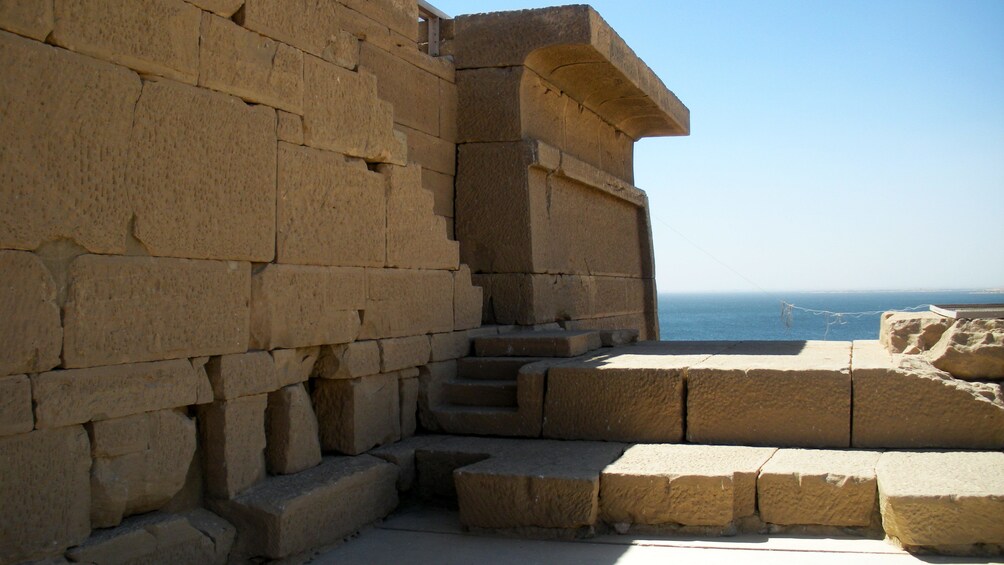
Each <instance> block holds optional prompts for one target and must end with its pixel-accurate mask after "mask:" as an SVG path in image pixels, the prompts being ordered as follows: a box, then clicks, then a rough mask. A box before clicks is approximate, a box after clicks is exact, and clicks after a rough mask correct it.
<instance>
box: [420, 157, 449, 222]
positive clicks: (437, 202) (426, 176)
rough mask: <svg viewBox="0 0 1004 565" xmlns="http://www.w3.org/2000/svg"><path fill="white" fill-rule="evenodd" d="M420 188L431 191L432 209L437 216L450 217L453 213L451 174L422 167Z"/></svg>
mask: <svg viewBox="0 0 1004 565" xmlns="http://www.w3.org/2000/svg"><path fill="white" fill-rule="evenodd" d="M422 188H424V189H425V190H428V191H429V192H431V193H432V198H433V201H434V202H433V204H432V211H433V212H435V213H436V215H437V216H445V217H447V218H452V217H453V216H454V213H453V194H454V192H453V176H451V175H444V174H443V173H437V172H436V171H433V170H431V169H424V168H423V169H422Z"/></svg>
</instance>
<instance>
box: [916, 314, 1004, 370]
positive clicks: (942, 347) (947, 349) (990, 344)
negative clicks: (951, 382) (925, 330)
mask: <svg viewBox="0 0 1004 565" xmlns="http://www.w3.org/2000/svg"><path fill="white" fill-rule="evenodd" d="M928 357H929V358H930V359H931V364H932V365H934V366H935V367H937V368H939V369H941V370H942V371H948V372H949V373H951V374H952V376H953V377H956V378H959V379H967V380H970V379H972V380H977V379H1004V320H1002V319H983V320H956V321H955V323H954V324H952V326H951V327H950V328H948V329H947V330H945V333H944V334H943V335H942V336H941V339H940V340H938V343H936V344H935V345H934V347H932V348H931V351H930V352H929V353H928Z"/></svg>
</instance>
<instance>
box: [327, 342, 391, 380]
mask: <svg viewBox="0 0 1004 565" xmlns="http://www.w3.org/2000/svg"><path fill="white" fill-rule="evenodd" d="M379 372H380V344H379V343H378V342H376V341H353V342H352V343H349V344H339V345H331V346H325V347H322V348H321V355H320V358H319V359H318V361H317V365H316V367H315V370H314V375H315V376H317V377H320V378H322V379H357V378H359V377H365V376H367V375H375V374H377V373H379Z"/></svg>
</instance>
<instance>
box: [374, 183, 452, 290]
mask: <svg viewBox="0 0 1004 565" xmlns="http://www.w3.org/2000/svg"><path fill="white" fill-rule="evenodd" d="M380 172H381V173H382V174H384V175H385V176H386V178H387V265H388V266H390V267H398V268H414V269H451V270H455V269H457V266H458V265H459V261H460V244H459V243H458V242H456V241H452V240H450V239H448V238H447V234H446V224H445V220H444V219H443V218H441V217H439V216H436V215H435V214H433V210H432V205H433V197H432V193H430V192H429V191H427V190H425V189H423V188H422V169H421V168H420V167H419V166H417V165H410V166H408V167H399V166H396V165H382V166H381V167H380Z"/></svg>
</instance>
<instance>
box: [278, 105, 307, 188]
mask: <svg viewBox="0 0 1004 565" xmlns="http://www.w3.org/2000/svg"><path fill="white" fill-rule="evenodd" d="M275 117H276V122H277V123H276V126H275V135H276V137H278V138H279V141H285V142H287V143H291V144H293V145H303V116H298V115H296V114H290V113H289V112H283V111H282V110H277V111H276V113H275ZM280 156H281V154H280ZM280 166H281V165H280ZM282 176H283V175H282V174H281V173H280V174H279V179H282Z"/></svg>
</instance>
